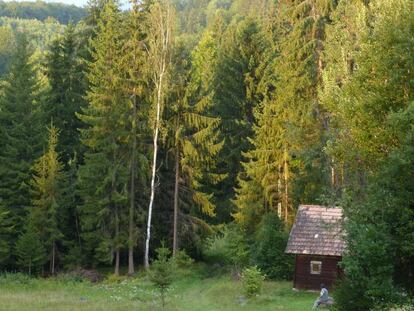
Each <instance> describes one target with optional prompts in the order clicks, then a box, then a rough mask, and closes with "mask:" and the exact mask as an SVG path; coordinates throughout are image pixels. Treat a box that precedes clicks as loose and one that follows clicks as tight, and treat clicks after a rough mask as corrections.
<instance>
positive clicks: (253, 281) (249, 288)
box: [242, 266, 264, 297]
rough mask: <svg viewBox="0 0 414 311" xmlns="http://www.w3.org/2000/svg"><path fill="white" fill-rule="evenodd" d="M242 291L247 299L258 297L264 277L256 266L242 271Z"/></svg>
mask: <svg viewBox="0 0 414 311" xmlns="http://www.w3.org/2000/svg"><path fill="white" fill-rule="evenodd" d="M242 280H243V289H244V293H245V295H246V296H247V297H253V296H256V295H259V294H260V292H261V290H262V286H263V280H264V275H263V274H262V272H261V271H260V269H259V268H257V267H256V266H254V267H250V268H245V269H244V270H243V279H242Z"/></svg>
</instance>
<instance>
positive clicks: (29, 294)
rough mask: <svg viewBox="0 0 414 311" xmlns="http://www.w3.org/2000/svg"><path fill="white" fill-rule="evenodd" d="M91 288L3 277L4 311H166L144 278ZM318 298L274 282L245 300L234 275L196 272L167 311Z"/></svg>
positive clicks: (270, 306) (307, 302)
mask: <svg viewBox="0 0 414 311" xmlns="http://www.w3.org/2000/svg"><path fill="white" fill-rule="evenodd" d="M117 282H119V283H115V282H113V281H112V282H108V280H106V281H103V282H102V283H97V284H94V283H89V282H86V281H84V282H80V281H79V280H75V279H73V278H72V279H70V278H59V277H58V278H57V279H53V278H52V279H28V278H24V277H22V276H20V278H19V277H16V276H11V275H9V276H7V277H5V276H3V277H0V286H1V292H0V299H1V301H2V303H1V305H0V310H2V311H3V310H4V311H26V310H27V311H40V310H42V311H43V310H45V311H52V310H53V311H55V310H62V311H73V310H79V311H101V310H105V311H113V310H140V311H141V310H142V311H145V310H160V309H161V306H160V300H159V297H158V294H157V291H156V289H155V288H154V287H153V286H152V285H151V283H150V282H148V280H147V279H145V278H143V277H137V278H133V279H128V278H123V279H120V280H118V281H117ZM316 296H317V294H315V293H309V292H294V291H292V287H291V283H290V282H286V281H282V282H274V281H268V282H265V283H264V286H263V292H262V295H260V297H255V298H252V299H247V298H245V297H244V296H243V291H242V289H241V283H240V281H235V280H233V279H232V277H231V274H230V273H228V272H227V273H226V272H224V273H223V271H221V272H220V271H218V272H217V271H216V272H215V273H213V274H211V270H208V269H206V267H193V268H192V269H191V270H188V271H186V272H185V271H183V275H182V276H181V277H179V278H178V279H177V281H176V282H175V283H174V284H173V286H172V288H171V290H170V291H169V293H168V298H167V303H166V307H165V310H171V311H172V310H180V311H181V310H182V311H205V310H209V311H210V310H211V311H233V310H234V311H236V310H251V311H256V310H257V311H267V310H268V311H271V310H286V311H305V310H310V309H311V307H312V303H313V301H314V300H315V297H316Z"/></svg>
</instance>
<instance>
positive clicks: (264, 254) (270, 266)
mask: <svg viewBox="0 0 414 311" xmlns="http://www.w3.org/2000/svg"><path fill="white" fill-rule="evenodd" d="M288 237H289V235H288V233H287V232H286V231H285V229H284V225H283V223H282V222H281V220H280V219H279V217H278V216H277V215H276V214H274V213H268V214H267V215H264V216H263V220H262V222H261V224H260V226H259V230H258V232H257V234H256V236H255V243H254V246H253V252H252V257H253V258H252V259H253V262H254V264H256V265H257V266H258V267H259V268H260V270H261V271H263V272H264V273H265V274H266V277H269V278H271V279H291V278H292V275H293V267H294V257H293V256H292V255H289V254H286V253H285V248H286V245H287V241H288Z"/></svg>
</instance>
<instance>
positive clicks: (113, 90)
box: [79, 1, 129, 274]
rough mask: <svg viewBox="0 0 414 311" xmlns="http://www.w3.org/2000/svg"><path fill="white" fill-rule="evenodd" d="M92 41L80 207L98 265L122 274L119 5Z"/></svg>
mask: <svg viewBox="0 0 414 311" xmlns="http://www.w3.org/2000/svg"><path fill="white" fill-rule="evenodd" d="M98 25H99V29H98V33H97V36H96V37H95V39H94V40H93V41H92V56H93V62H92V63H91V64H90V69H89V70H90V72H89V73H88V79H89V83H90V85H91V86H90V90H89V91H88V94H87V99H88V102H89V104H88V105H87V106H86V107H85V108H83V109H82V113H81V114H79V117H80V119H81V120H82V121H83V122H84V123H85V125H86V128H85V129H82V130H81V134H82V142H83V144H84V145H85V146H86V147H88V150H87V151H86V153H85V164H84V165H83V166H81V167H80V169H79V193H80V195H81V198H82V200H83V202H82V205H81V206H80V207H79V208H80V210H79V211H80V214H81V215H82V217H81V225H82V228H83V239H84V240H85V243H84V245H85V249H86V251H89V252H90V253H91V255H92V254H94V258H95V260H96V261H98V262H112V260H113V255H115V274H119V266H120V255H121V248H122V246H123V243H122V236H121V235H122V232H121V229H122V228H121V218H122V217H121V214H122V212H123V211H124V210H125V207H126V203H127V190H126V188H127V187H126V183H127V163H128V144H127V141H128V139H127V136H128V132H127V130H126V124H127V122H126V118H127V117H128V113H129V108H128V100H127V98H126V96H125V92H124V90H123V86H122V83H123V78H122V74H121V73H120V68H121V66H120V62H121V58H122V46H123V42H124V38H123V35H122V32H121V31H120V30H121V26H122V23H121V14H120V12H119V8H118V4H117V3H116V2H114V1H108V3H107V4H106V5H105V7H104V9H103V11H102V13H101V20H99V22H98Z"/></svg>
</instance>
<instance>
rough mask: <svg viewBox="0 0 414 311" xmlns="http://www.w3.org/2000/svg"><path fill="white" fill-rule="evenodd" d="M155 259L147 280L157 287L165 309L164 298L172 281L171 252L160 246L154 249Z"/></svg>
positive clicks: (172, 263) (173, 269) (172, 262)
mask: <svg viewBox="0 0 414 311" xmlns="http://www.w3.org/2000/svg"><path fill="white" fill-rule="evenodd" d="M156 253H157V259H156V260H154V262H153V263H152V264H151V268H150V270H149V278H150V280H151V282H152V283H153V284H154V285H155V286H156V287H157V289H158V290H159V292H160V295H161V303H162V307H163V309H164V308H165V296H166V294H167V291H168V289H169V288H170V287H171V284H172V283H173V281H174V276H175V275H174V271H175V267H174V260H173V259H172V258H171V256H170V255H171V251H170V250H169V249H168V248H166V247H164V245H162V246H161V247H160V248H158V249H156Z"/></svg>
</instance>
